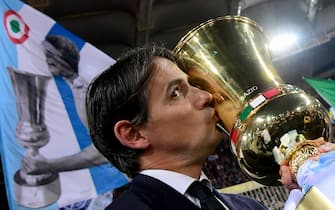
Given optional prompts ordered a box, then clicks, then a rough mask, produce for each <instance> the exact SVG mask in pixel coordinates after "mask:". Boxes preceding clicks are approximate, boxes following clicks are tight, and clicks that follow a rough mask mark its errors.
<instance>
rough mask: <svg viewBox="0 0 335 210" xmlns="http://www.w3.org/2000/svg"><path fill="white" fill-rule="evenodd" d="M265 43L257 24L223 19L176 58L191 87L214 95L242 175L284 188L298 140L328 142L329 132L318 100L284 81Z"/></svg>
mask: <svg viewBox="0 0 335 210" xmlns="http://www.w3.org/2000/svg"><path fill="white" fill-rule="evenodd" d="M266 43H267V42H266V39H265V37H264V34H263V32H262V29H261V28H260V27H259V26H258V25H257V24H256V23H255V22H254V21H252V20H250V19H248V18H246V17H241V16H225V17H218V18H215V19H211V20H208V21H207V22H204V23H203V24H201V25H199V26H198V27H196V28H194V29H193V30H191V31H190V32H189V33H187V34H186V35H185V36H184V37H183V38H182V39H181V40H180V41H179V43H178V44H177V46H176V47H175V49H174V53H175V55H176V57H177V60H178V64H179V66H180V68H181V69H183V70H184V71H185V72H186V73H187V74H188V75H189V79H190V83H192V84H194V85H197V86H199V87H201V88H203V89H206V90H208V91H210V92H211V93H212V94H213V96H214V99H215V108H216V110H217V112H218V114H219V116H220V119H221V121H222V123H221V126H222V127H224V128H225V130H227V131H228V132H229V133H230V135H231V140H232V149H233V152H234V153H235V154H236V157H237V160H238V162H239V164H240V167H241V169H242V171H244V172H245V173H246V174H247V175H248V176H249V177H250V178H251V179H252V180H254V181H257V182H259V183H261V184H264V185H281V183H280V181H279V179H280V176H279V173H278V171H279V163H280V162H281V161H282V160H284V159H285V158H287V155H288V154H289V152H292V151H293V153H294V151H295V150H294V148H295V147H294V145H295V144H296V143H297V142H298V141H299V136H303V137H304V138H303V139H316V138H318V137H324V138H325V140H326V141H329V140H330V127H331V126H330V119H329V117H328V115H327V111H326V110H325V109H324V107H323V106H322V104H321V103H320V102H319V101H318V100H317V99H315V98H314V97H312V96H310V95H308V94H306V93H305V92H304V91H303V90H301V89H299V88H297V87H295V86H291V85H288V84H285V83H284V81H283V80H282V79H281V78H280V76H279V75H278V73H277V71H276V69H275V68H274V66H273V64H272V62H271V56H270V53H269V50H268V47H267V44H266ZM292 149H293V150H292Z"/></svg>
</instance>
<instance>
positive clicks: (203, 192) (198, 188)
mask: <svg viewBox="0 0 335 210" xmlns="http://www.w3.org/2000/svg"><path fill="white" fill-rule="evenodd" d="M187 192H188V193H189V194H190V195H192V196H193V197H195V198H198V199H199V200H200V205H201V209H203V210H224V209H226V208H225V207H224V206H223V205H222V204H221V203H220V202H219V201H218V200H217V199H216V197H215V195H214V193H213V192H212V191H211V190H210V189H209V188H208V187H207V186H206V185H205V184H203V183H201V182H199V181H194V182H193V183H192V184H191V185H190V187H189V188H188V190H187Z"/></svg>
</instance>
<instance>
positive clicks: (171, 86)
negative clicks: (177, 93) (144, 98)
mask: <svg viewBox="0 0 335 210" xmlns="http://www.w3.org/2000/svg"><path fill="white" fill-rule="evenodd" d="M183 83H185V80H184V79H183V78H178V79H174V80H172V81H170V82H169V83H168V85H167V87H166V92H167V93H169V92H171V89H172V88H173V87H174V86H175V85H180V84H183Z"/></svg>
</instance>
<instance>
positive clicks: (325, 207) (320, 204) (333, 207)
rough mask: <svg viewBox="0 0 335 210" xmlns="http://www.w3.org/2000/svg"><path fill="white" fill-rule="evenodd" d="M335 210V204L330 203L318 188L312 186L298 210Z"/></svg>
mask: <svg viewBox="0 0 335 210" xmlns="http://www.w3.org/2000/svg"><path fill="white" fill-rule="evenodd" d="M313 209H315V210H316V209H322V210H335V204H334V203H333V202H332V201H330V200H329V199H328V198H327V197H326V196H325V195H324V194H323V193H322V192H321V191H320V190H319V189H318V188H317V187H315V186H312V187H311V188H310V189H309V190H308V191H307V192H306V194H305V195H304V197H303V198H302V199H301V201H300V203H299V204H298V206H297V210H313Z"/></svg>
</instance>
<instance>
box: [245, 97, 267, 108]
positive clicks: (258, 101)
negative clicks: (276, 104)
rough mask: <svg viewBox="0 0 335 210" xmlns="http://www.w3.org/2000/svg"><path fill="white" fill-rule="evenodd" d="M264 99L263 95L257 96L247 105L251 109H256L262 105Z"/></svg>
mask: <svg viewBox="0 0 335 210" xmlns="http://www.w3.org/2000/svg"><path fill="white" fill-rule="evenodd" d="M265 100H266V98H265V97H264V96H263V95H260V96H257V97H256V98H255V99H254V100H252V101H251V102H250V103H249V104H250V106H251V107H252V108H256V107H257V106H258V105H260V104H261V103H263V102H264V101H265Z"/></svg>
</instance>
